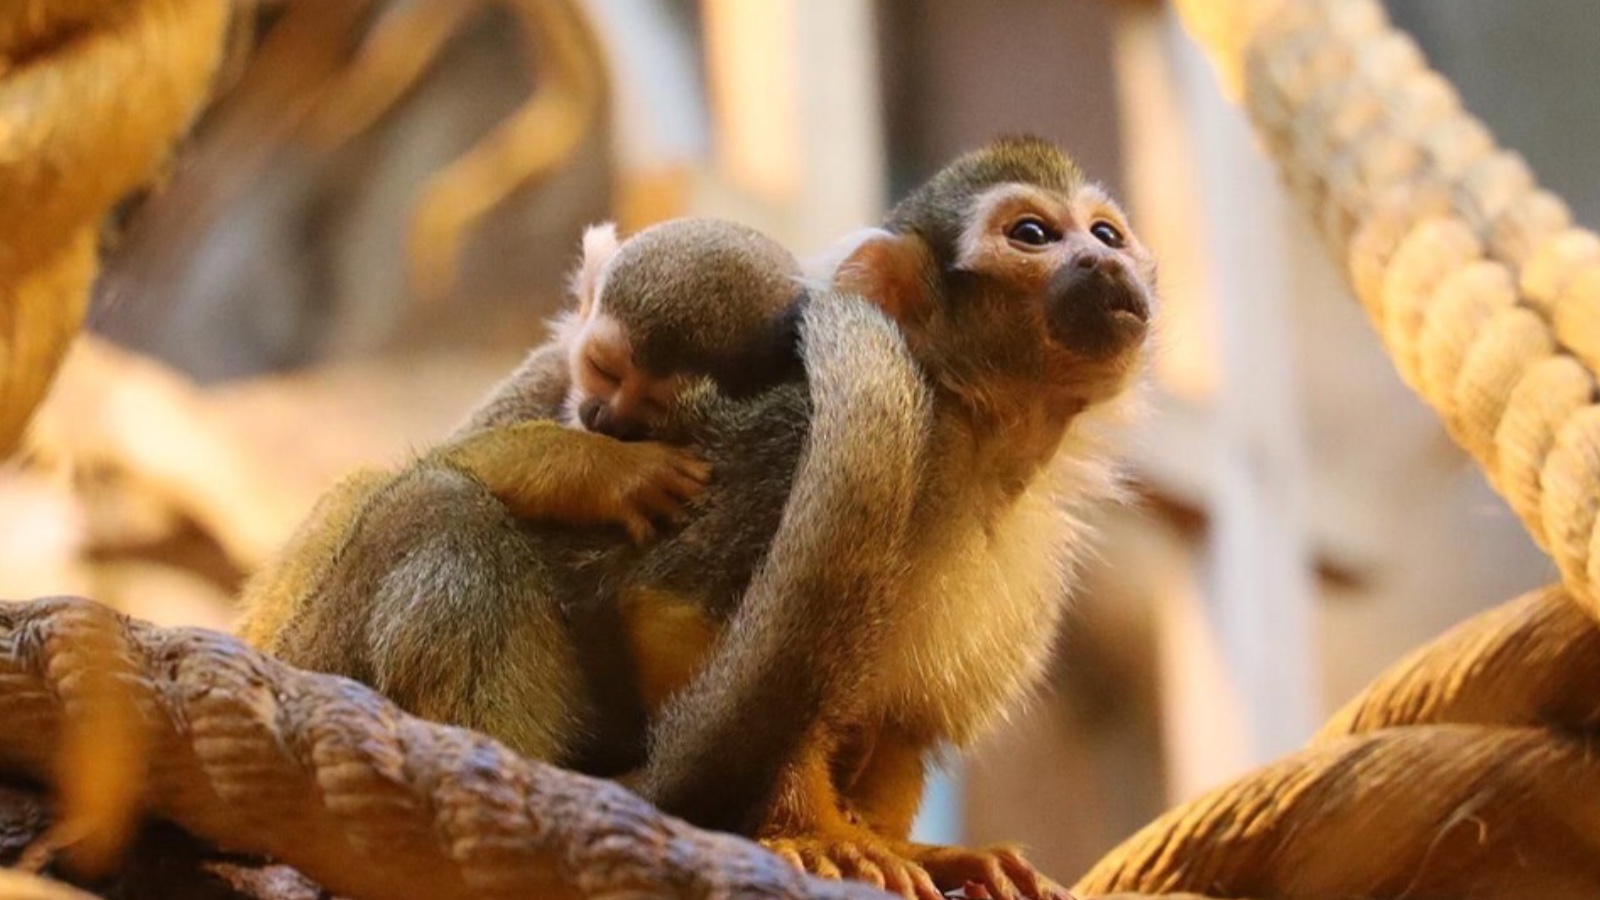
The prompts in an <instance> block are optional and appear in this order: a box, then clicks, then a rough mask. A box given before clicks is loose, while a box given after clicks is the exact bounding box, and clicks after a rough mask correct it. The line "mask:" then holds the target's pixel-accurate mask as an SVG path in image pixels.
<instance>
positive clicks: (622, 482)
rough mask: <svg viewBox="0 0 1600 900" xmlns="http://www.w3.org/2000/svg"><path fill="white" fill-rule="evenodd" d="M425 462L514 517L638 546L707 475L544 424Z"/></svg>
mask: <svg viewBox="0 0 1600 900" xmlns="http://www.w3.org/2000/svg"><path fill="white" fill-rule="evenodd" d="M433 455H434V457H435V458H436V459H437V460H438V461H440V462H442V463H444V464H446V465H449V466H452V467H454V468H457V469H461V470H463V471H465V472H467V473H468V474H470V475H472V476H473V477H474V478H476V479H478V480H479V481H481V482H482V483H483V484H484V486H485V487H487V488H488V490H489V492H490V493H492V494H494V496H495V497H496V498H497V499H498V500H500V502H502V503H504V504H505V506H506V508H507V509H508V510H509V511H510V512H511V514H512V515H514V516H517V517H520V518H529V519H543V520H548V521H555V522H566V523H570V524H574V525H597V524H598V525H621V526H622V527H624V528H626V529H627V531H628V534H629V535H630V536H631V537H632V538H633V539H634V540H635V541H637V542H640V543H643V542H645V541H648V540H651V539H652V538H654V536H655V527H654V525H653V524H652V522H653V521H654V520H674V519H677V518H679V517H680V516H681V515H682V513H683V507H684V505H685V504H687V503H688V502H690V501H692V500H693V499H694V498H695V497H697V496H699V495H700V493H701V491H703V490H704V489H705V483H706V481H707V480H708V479H709V478H710V474H711V472H710V467H709V466H708V465H707V464H706V463H704V462H702V461H701V460H699V459H698V458H696V457H695V456H694V455H693V454H691V453H689V452H688V451H686V450H683V449H681V448H677V447H670V446H667V445H665V444H659V443H652V442H638V443H625V442H623V441H619V440H616V439H615V438H611V437H607V436H605V435H601V434H594V433H592V432H587V431H577V430H574V429H569V428H563V427H561V426H559V425H556V424H555V423H553V422H545V421H538V422H519V423H517V424H515V425H509V426H505V427H502V428H490V429H486V430H484V431H480V432H475V433H473V434H470V435H468V436H466V437H464V438H462V439H461V440H459V441H456V442H454V443H451V444H447V445H446V446H444V447H442V448H440V449H439V450H436V451H434V454H433Z"/></svg>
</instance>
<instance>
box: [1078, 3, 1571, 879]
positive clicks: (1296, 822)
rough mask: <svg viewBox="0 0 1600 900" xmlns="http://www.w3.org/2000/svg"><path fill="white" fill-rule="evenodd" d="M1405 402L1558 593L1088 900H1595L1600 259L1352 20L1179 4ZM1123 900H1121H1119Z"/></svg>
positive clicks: (1429, 85) (1373, 18)
mask: <svg viewBox="0 0 1600 900" xmlns="http://www.w3.org/2000/svg"><path fill="white" fill-rule="evenodd" d="M1179 6H1180V10H1181V11H1182V13H1183V14H1184V16H1185V17H1186V20H1187V24H1188V25H1189V27H1190V29H1191V31H1192V32H1193V33H1194V34H1195V35H1196V37H1197V38H1199V39H1200V40H1201V41H1202V43H1205V44H1206V45H1207V46H1208V48H1209V49H1210V50H1211V52H1212V54H1213V59H1214V60H1215V61H1216V62H1217V64H1218V68H1219V70H1220V71H1221V73H1222V74H1223V77H1224V79H1225V81H1226V80H1229V79H1232V80H1233V82H1234V87H1235V88H1236V89H1240V90H1242V93H1243V96H1244V99H1245V102H1246V106H1247V108H1248V111H1249V113H1250V115H1251V117H1252V119H1253V120H1254V122H1255V124H1256V126H1257V129H1258V132H1259V133H1260V134H1261V136H1262V137H1263V138H1264V140H1265V142H1266V144H1267V147H1268V149H1269V151H1270V152H1271V154H1272V156H1273V158H1274V159H1275V160H1276V161H1277V162H1278V163H1279V164H1280V166H1281V168H1282V170H1283V173H1284V177H1285V180H1286V181H1287V183H1288V184H1289V186H1290V188H1291V190H1292V192H1293V193H1294V194H1295V195H1296V196H1297V197H1298V198H1299V199H1300V200H1301V201H1302V202H1303V203H1304V204H1305V206H1306V207H1307V208H1308V209H1309V210H1311V211H1312V212H1313V214H1314V216H1315V217H1316V221H1317V223H1318V224H1319V226H1320V228H1321V231H1322V234H1323V236H1324V237H1325V239H1326V240H1327V242H1328V244H1329V246H1330V248H1331V249H1332V251H1333V252H1334V254H1335V255H1336V257H1338V258H1340V259H1343V260H1345V261H1346V263H1347V266H1348V269H1347V272H1348V275H1349V278H1350V280H1351V282H1352V284H1353V286H1354V287H1355V290H1356V293H1357V294H1358V295H1359V297H1360V298H1361V301H1362V302H1363V304H1364V305H1365V307H1366V309H1367V310H1368V312H1369V314H1370V316H1371V318H1372V320H1373V322H1374V324H1375V325H1376V326H1377V328H1378V330H1379V332H1380V334H1381V335H1382V337H1383V340H1384V342H1385V343H1386V345H1387V346H1388V348H1389V350H1390V353H1391V355H1392V356H1393V358H1394V360H1395V365H1396V367H1397V368H1398V369H1399V371H1400V373H1401V375H1402V377H1403V378H1404V379H1405V380H1406V381H1407V383H1408V384H1410V385H1411V386H1412V387H1413V388H1415V389H1416V390H1417V391H1418V392H1419V393H1421V394H1422V395H1423V397H1424V398H1425V399H1426V400H1427V401H1428V402H1429V403H1430V404H1431V405H1432V406H1433V407H1434V409H1435V410H1437V411H1438V413H1439V415H1440V417H1441V419H1442V420H1443V421H1444V423H1445V425H1446V427H1447V428H1448V430H1449V431H1450V433H1451V434H1452V436H1454V437H1455V438H1456V440H1457V441H1458V442H1459V443H1460V444H1461V446H1462V447H1464V448H1465V449H1466V450H1467V451H1468V452H1469V453H1470V454H1472V456H1473V458H1474V459H1475V460H1476V461H1477V462H1478V463H1479V464H1480V465H1481V466H1482V467H1483V469H1484V471H1485V472H1486V473H1487V474H1488V476H1489V478H1490V481H1491V482H1492V483H1493V484H1494V485H1495V487H1496V488H1497V489H1499V490H1500V491H1501V492H1502V493H1503V494H1504V495H1505V496H1506V497H1507V499H1508V500H1509V502H1510V503H1511V505H1512V507H1513V508H1514V509H1515V510H1516V512H1517V513H1518V515H1519V516H1520V517H1521V518H1522V520H1523V522H1524V523H1525V524H1526V525H1527V527H1528V530H1529V532H1530V533H1531V534H1532V535H1533V536H1534V537H1535V539H1536V540H1538V541H1539V543H1540V544H1541V545H1542V546H1543V547H1545V548H1546V549H1547V550H1548V551H1549V552H1550V553H1551V555H1552V556H1553V557H1554V558H1555V560H1556V562H1557V563H1558V565H1559V567H1560V569H1561V572H1562V576H1563V581H1564V582H1565V584H1566V587H1567V589H1566V590H1561V589H1549V590H1546V591H1543V592H1540V593H1536V594H1533V595H1530V596H1528V597H1524V598H1522V599H1521V600H1518V601H1514V602H1513V603H1510V604H1507V605H1506V606H1505V607H1502V608H1500V609H1497V610H1494V611H1491V612H1490V613H1487V614H1485V615H1483V616H1480V617H1478V618H1476V619H1474V620H1473V621H1471V622H1469V623H1467V624H1465V625H1463V626H1462V627H1460V628H1458V629H1457V630H1455V631H1453V632H1452V633H1450V634H1448V635H1446V636H1445V637H1444V638H1441V639H1440V640H1439V641H1437V642H1435V643H1434V644H1432V645H1430V646H1428V647H1426V648H1423V649H1422V650H1420V651H1418V652H1417V653H1415V654H1413V655H1412V656H1411V657H1410V658H1408V659H1406V660H1404V661H1402V662H1401V663H1400V664H1399V665H1397V666H1396V667H1394V669H1392V670H1391V671H1390V672H1389V673H1388V674H1387V675H1385V676H1384V677H1383V678H1382V679H1380V680H1379V681H1378V682H1377V683H1376V684H1374V685H1373V686H1372V687H1371V688H1370V689H1369V690H1368V691H1367V692H1366V693H1364V694H1363V695H1362V696H1361V697H1359V698H1357V700H1355V701H1354V702H1352V703H1351V704H1350V705H1349V706H1347V707H1346V708H1345V709H1344V710H1343V711H1341V712H1340V713H1339V714H1338V715H1336V716H1335V717H1334V718H1333V719H1332V720H1331V721H1330V722H1329V724H1328V725H1327V726H1326V727H1325V728H1324V730H1323V732H1322V734H1321V735H1319V737H1318V738H1317V739H1316V740H1315V741H1314V742H1313V743H1312V745H1311V746H1310V747H1308V748H1307V749H1306V750H1304V751H1302V752H1300V753H1298V754H1295V755H1293V756H1291V757H1288V758H1285V759H1283V760H1280V761H1278V762H1277V763H1274V764H1273V765H1271V766H1268V767H1266V768H1264V769H1262V770H1260V771H1258V772H1255V773H1252V774H1251V775H1249V776H1246V777H1245V778H1243V779H1241V780H1239V781H1238V782H1235V783H1234V784H1231V785H1228V786H1226V787H1223V788H1221V789H1219V790H1217V791H1214V792H1212V793H1211V794H1209V795H1207V796H1205V797H1202V798H1200V799H1199V800H1196V801H1194V802H1192V803H1189V804H1186V805H1185V806H1183V807H1180V808H1179V809H1176V810H1173V811H1172V812H1170V813H1168V814H1167V815H1166V816H1163V817H1162V818H1161V819H1159V820H1158V821H1156V822H1155V823H1152V824H1151V825H1150V826H1149V827H1147V828H1146V829H1144V830H1143V831H1141V832H1140V833H1139V834H1137V835H1135V836H1134V837H1133V838H1131V839H1130V840H1129V841H1128V842H1126V843H1125V844H1124V845H1123V846H1122V847H1120V848H1118V849H1117V850H1115V851H1113V852H1112V853H1111V854H1110V855H1108V856H1107V857H1106V858H1105V859H1104V860H1102V862H1101V863H1100V864H1099V865H1098V866H1096V867H1095V869H1094V870H1093V871H1092V872H1090V873H1089V875H1088V876H1086V877H1085V878H1084V879H1083V881H1082V882H1080V884H1079V885H1078V890H1079V891H1080V892H1082V893H1084V894H1087V895H1099V894H1102V893H1104V892H1109V891H1140V892H1144V893H1145V894H1146V895H1158V894H1159V895H1166V894H1170V893H1172V892H1175V891H1194V892H1200V893H1204V894H1207V895H1210V896H1214V897H1245V896H1248V897H1255V898H1291V897H1306V898H1310V897H1328V896H1361V897H1372V898H1383V897H1396V898H1398V897H1413V896H1429V897H1450V896H1473V897H1507V898H1511V897H1567V896H1572V897H1587V896H1596V895H1600V816H1597V814H1596V811H1595V810H1594V809H1593V803H1592V797H1593V796H1594V795H1593V794H1592V793H1590V792H1592V791H1593V790H1594V789H1595V786H1596V778H1597V777H1600V763H1596V762H1595V761H1594V760H1593V757H1594V754H1593V751H1592V747H1591V746H1590V739H1589V737H1588V736H1589V735H1590V734H1593V733H1594V729H1595V728H1596V726H1597V725H1600V693H1597V691H1596V688H1595V686H1596V685H1597V684H1600V630H1597V629H1596V627H1595V621H1594V619H1595V616H1596V614H1597V612H1600V605H1597V603H1596V602H1595V598H1596V591H1595V584H1596V578H1597V576H1600V569H1597V568H1596V566H1597V564H1600V554H1595V553H1591V545H1592V544H1593V542H1594V541H1595V540H1597V536H1596V527H1595V526H1596V522H1595V518H1596V508H1597V505H1600V407H1597V406H1596V404H1595V382H1594V371H1595V367H1596V365H1597V364H1600V322H1597V321H1596V318H1597V317H1600V239H1597V238H1596V237H1595V235H1593V234H1592V233H1590V232H1587V231H1583V230H1581V229H1577V228H1574V227H1573V226H1572V223H1571V219H1570V215H1569V213H1568V211H1567V209H1566V207H1565V205H1564V204H1562V203H1561V201H1560V200H1559V199H1558V198H1556V197H1554V196H1552V195H1550V194H1548V193H1546V192H1544V191H1541V190H1539V189H1538V187H1537V186H1536V185H1535V184H1534V181H1533V178H1532V176H1531V174H1530V173H1529V171H1528V169H1527V167H1526V165H1524V164H1523V163H1522V161H1521V160H1520V159H1518V158H1517V157H1516V156H1514V155H1513V154H1510V153H1507V152H1504V151H1502V150H1500V149H1499V148H1497V147H1496V146H1495V143H1494V141H1493V138H1492V136H1491V135H1490V134H1489V132H1488V131H1487V130H1486V129H1485V128H1484V127H1483V126H1482V124H1481V123H1479V122H1478V121H1476V120H1475V119H1473V118H1472V117H1471V116H1470V115H1468V114H1467V113H1466V112H1465V111H1463V109H1462V108H1461V104H1460V100H1459V98H1458V97H1457V96H1456V94H1455V92H1454V90H1453V89H1452V88H1451V86H1450V85H1449V84H1448V83H1447V82H1446V81H1445V80H1444V79H1442V78H1441V77H1440V76H1438V75H1437V74H1436V73H1434V72H1431V71H1429V70H1428V69H1427V68H1426V66H1425V64H1424V62H1423V60H1422V56H1421V54H1420V52H1419V51H1418V50H1417V48H1416V46H1415V44H1414V43H1413V42H1412V41H1411V40H1410V39H1409V38H1408V37H1406V36H1404V35H1402V34H1401V33H1399V32H1397V31H1395V30H1394V29H1392V28H1391V27H1390V26H1389V24H1388V22H1387V20H1386V17H1385V15H1384V13H1383V10H1382V8H1381V7H1380V6H1379V5H1378V4H1377V3H1376V2H1371V0H1187V2H1181V3H1180V4H1179ZM1130 896H1132V895H1130Z"/></svg>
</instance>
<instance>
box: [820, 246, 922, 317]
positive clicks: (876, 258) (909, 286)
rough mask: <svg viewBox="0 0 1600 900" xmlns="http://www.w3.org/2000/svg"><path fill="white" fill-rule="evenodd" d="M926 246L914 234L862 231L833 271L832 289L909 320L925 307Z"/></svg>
mask: <svg viewBox="0 0 1600 900" xmlns="http://www.w3.org/2000/svg"><path fill="white" fill-rule="evenodd" d="M932 263H933V258H932V256H931V255H930V254H929V253H928V245H927V243H926V242H924V241H923V240H922V238H920V237H918V236H916V235H915V234H896V233H894V232H892V231H885V230H883V229H881V228H872V229H868V230H867V231H866V232H864V233H863V234H861V235H860V236H859V238H858V240H857V243H856V244H855V249H854V250H852V251H850V253H849V255H847V256H846V257H845V258H844V261H843V262H841V263H840V264H839V268H838V271H837V272H835V273H834V277H833V288H834V290H836V291H839V292H841V293H847V294H856V295H858V296H861V297H864V298H866V299H867V300H869V301H871V302H873V303H875V304H877V305H878V306H879V307H881V308H882V309H883V311H884V312H886V313H888V314H889V315H890V317H892V318H893V319H894V320H895V321H897V322H909V321H911V320H913V319H915V318H917V317H918V316H919V315H920V314H921V313H922V312H923V311H924V310H926V309H927V307H928V305H929V304H930V302H931V298H930V297H929V296H928V292H929V290H931V288H930V287H929V281H928V267H929V266H930V265H932Z"/></svg>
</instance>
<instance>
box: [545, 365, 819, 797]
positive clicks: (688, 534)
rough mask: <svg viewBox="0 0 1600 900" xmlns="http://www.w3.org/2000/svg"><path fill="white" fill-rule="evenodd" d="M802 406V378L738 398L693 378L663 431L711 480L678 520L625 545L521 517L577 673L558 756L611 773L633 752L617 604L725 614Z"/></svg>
mask: <svg viewBox="0 0 1600 900" xmlns="http://www.w3.org/2000/svg"><path fill="white" fill-rule="evenodd" d="M810 414H811V398H810V394H809V391H808V390H807V386H806V383H805V382H804V381H789V382H785V383H782V384H780V385H778V386H777V387H774V388H771V389H769V390H767V391H764V392H762V393H761V394H758V395H756V396H754V397H748V398H741V399H737V400H733V399H729V398H727V397H724V396H721V395H719V394H717V393H716V392H715V391H714V390H712V389H710V388H709V387H707V388H704V389H699V390H695V391H694V392H692V393H691V394H690V395H688V396H687V397H686V398H685V402H684V404H683V409H682V410H681V411H680V414H679V415H678V417H677V421H676V422H675V424H674V425H673V427H672V433H671V434H669V435H666V437H669V438H670V439H671V440H672V441H673V442H674V443H684V444H687V445H690V446H693V447H696V448H697V449H699V450H700V451H701V453H702V454H703V455H704V457H705V459H706V461H707V462H709V463H710V464H711V466H712V480H711V483H710V485H708V486H707V489H706V491H705V493H703V494H702V495H701V496H700V497H699V498H697V500H696V501H695V503H694V505H693V509H692V513H691V516H690V519H689V520H688V522H687V523H686V524H685V525H684V526H683V527H682V528H680V529H678V530H677V531H675V532H672V533H669V534H667V535H665V536H663V537H662V538H661V539H659V540H657V541H656V542H654V543H652V544H650V545H648V546H645V547H635V546H634V545H632V544H631V543H629V541H628V540H627V538H626V536H624V535H623V534H622V533H621V532H620V531H618V530H614V529H606V528H576V527H573V526H570V525H555V524H542V523H527V524H526V525H525V526H524V534H525V535H526V537H527V540H528V541H529V542H530V544H531V545H532V547H533V548H534V550H535V552H536V554H537V555H538V556H540V557H541V558H544V559H547V560H549V561H550V563H551V565H550V567H549V569H550V571H551V573H552V575H553V577H554V578H555V579H556V580H557V582H558V583H557V584H556V585H553V587H554V588H555V590H554V595H555V596H556V597H558V598H559V605H560V608H561V614H562V618H563V620H564V621H565V623H566V626H567V628H568V629H569V632H570V634H571V637H572V640H573V643H574V645H575V647H576V648H577V650H578V657H579V659H580V660H581V661H582V663H583V669H584V676H585V681H586V682H587V684H588V693H589V697H588V706H589V709H588V710H587V711H586V713H585V715H584V718H585V719H587V720H588V721H587V722H586V727H585V729H584V732H585V735H586V738H585V740H584V741H583V742H582V745H581V746H579V747H575V748H573V752H572V754H571V755H570V756H569V758H566V759H563V760H560V762H562V763H563V764H564V765H568V766H570V767H573V768H576V769H579V770H580V771H587V772H590V773H592V774H600V775H610V774H617V773H620V772H622V771H627V770H628V769H629V768H632V767H633V766H635V765H637V764H638V763H639V762H642V760H643V754H644V750H645V746H646V744H645V742H646V738H647V720H646V715H645V709H644V705H643V703H642V702H641V693H642V687H641V684H640V677H639V672H638V660H636V659H635V658H634V657H633V648H634V646H635V645H634V643H633V639H632V636H631V635H630V634H629V633H628V623H627V620H626V616H625V615H624V614H623V611H622V610H621V608H620V606H621V604H622V602H623V601H624V598H627V597H630V596H641V595H649V596H654V597H662V596H669V597H671V598H673V600H674V602H676V603H679V604H686V605H689V606H692V607H694V608H696V609H698V610H699V611H700V612H701V613H702V614H703V616H704V618H705V619H706V621H707V622H708V623H709V624H710V625H711V626H712V627H714V628H720V627H721V626H722V625H723V623H725V622H726V621H727V619H728V617H729V616H731V615H732V614H733V612H734V611H735V610H736V609H737V608H738V605H739V602H740V600H741V598H742V597H743V596H744V592H745V589H746V588H747V587H748V586H749V584H750V581H751V578H752V577H753V575H754V574H755V571H756V569H757V567H758V566H760V565H761V563H762V561H763V560H764V559H765V557H766V554H767V551H768V549H769V548H770V546H771V543H772V539H773V536H774V535H775V534H776V533H777V530H778V524H779V522H780V521H781V520H782V517H783V510H784V505H785V502H786V500H787V499H788V494H789V489H790V486H791V484H792V481H793V478H794V472H795V468H796V466H797V465H798V463H799V459H800V454H801V452H802V450H803V448H804V446H805V442H806V436H807V434H808V433H809V422H810Z"/></svg>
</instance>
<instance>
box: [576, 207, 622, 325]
mask: <svg viewBox="0 0 1600 900" xmlns="http://www.w3.org/2000/svg"><path fill="white" fill-rule="evenodd" d="M618 246H619V244H618V241H617V226H616V223H615V222H606V223H604V224H601V225H593V226H590V227H589V228H587V229H585V230H584V232H583V261H582V262H581V263H579V264H578V271H577V272H575V273H573V276H572V293H573V294H574V295H575V296H576V297H577V298H578V316H579V317H580V318H583V319H587V318H589V315H590V314H591V313H593V312H594V302H595V299H596V297H597V295H598V293H599V290H600V273H601V272H603V271H605V267H606V263H608V262H610V261H611V257H613V256H616V255H617V247H618Z"/></svg>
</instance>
